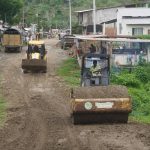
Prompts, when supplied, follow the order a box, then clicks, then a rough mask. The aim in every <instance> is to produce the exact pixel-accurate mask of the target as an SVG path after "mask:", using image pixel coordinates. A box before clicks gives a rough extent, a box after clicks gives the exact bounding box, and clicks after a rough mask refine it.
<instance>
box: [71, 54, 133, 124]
mask: <svg viewBox="0 0 150 150" xmlns="http://www.w3.org/2000/svg"><path fill="white" fill-rule="evenodd" d="M95 61H97V63H96V64H97V65H99V66H100V69H98V70H97V71H96V72H95V74H94V75H93V74H92V72H91V70H90V68H91V67H92V65H93V62H95ZM109 76H110V57H109V55H100V54H94V53H93V54H92V53H88V54H85V55H84V56H83V57H82V67H81V87H79V88H74V89H72V90H71V108H72V119H73V123H74V124H89V123H127V122H128V115H129V113H130V112H131V111H132V108H131V98H130V97H129V95H128V91H127V88H126V87H125V86H121V85H110V82H109Z"/></svg>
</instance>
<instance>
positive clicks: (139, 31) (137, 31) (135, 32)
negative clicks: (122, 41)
mask: <svg viewBox="0 0 150 150" xmlns="http://www.w3.org/2000/svg"><path fill="white" fill-rule="evenodd" d="M132 35H143V28H132Z"/></svg>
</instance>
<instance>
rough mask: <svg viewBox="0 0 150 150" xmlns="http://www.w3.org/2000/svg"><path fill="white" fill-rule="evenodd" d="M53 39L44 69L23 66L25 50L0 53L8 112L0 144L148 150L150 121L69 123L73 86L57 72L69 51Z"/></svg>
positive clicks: (45, 149) (37, 149)
mask: <svg viewBox="0 0 150 150" xmlns="http://www.w3.org/2000/svg"><path fill="white" fill-rule="evenodd" d="M55 43H56V40H48V41H46V44H47V48H48V49H49V51H48V73H46V74H32V73H29V74H23V73H22V72H21V68H20V66H21V59H22V58H24V55H25V50H24V52H23V53H20V54H4V55H3V56H2V57H3V58H2V59H1V60H2V61H1V60H0V62H1V63H0V71H1V75H2V91H3V95H4V97H5V99H6V101H7V105H8V108H7V112H8V117H7V120H6V123H5V126H4V127H3V128H2V129H0V150H141V149H142V150H149V149H150V142H149V141H150V126H149V125H142V124H136V123H132V122H130V123H129V124H127V125H126V124H125V125H124V124H117V125H116V124H111V125H109V124H104V125H103V124H101V125H84V126H83V125H78V126H74V125H73V124H72V123H71V119H70V108H69V88H68V87H66V85H65V84H64V83H63V82H62V80H61V79H60V78H59V77H57V75H56V72H55V71H56V68H57V66H58V65H59V64H60V63H61V61H62V60H63V59H65V58H66V54H65V53H66V52H65V51H61V50H59V49H57V48H55V47H54V46H51V44H53V45H54V44H55ZM5 58H7V59H6V60H5Z"/></svg>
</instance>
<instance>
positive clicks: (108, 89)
mask: <svg viewBox="0 0 150 150" xmlns="http://www.w3.org/2000/svg"><path fill="white" fill-rule="evenodd" d="M73 97H74V98H81V99H82V98H83V99H84V98H126V97H129V95H128V90H127V88H126V87H125V86H121V85H109V86H97V87H79V88H74V89H73Z"/></svg>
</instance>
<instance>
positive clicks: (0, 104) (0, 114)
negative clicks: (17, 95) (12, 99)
mask: <svg viewBox="0 0 150 150" xmlns="http://www.w3.org/2000/svg"><path fill="white" fill-rule="evenodd" d="M5 117H6V103H5V101H4V99H3V98H2V96H0V126H2V125H3V122H4V120H5Z"/></svg>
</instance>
